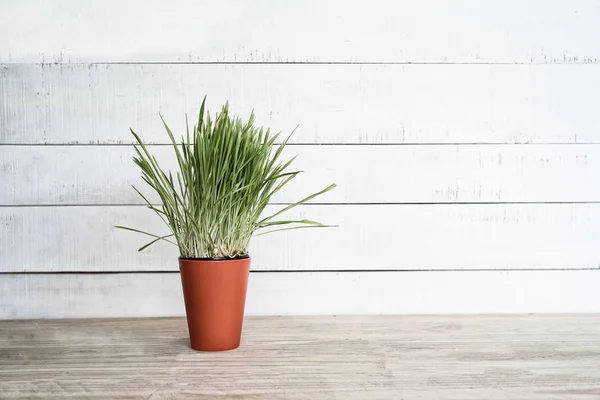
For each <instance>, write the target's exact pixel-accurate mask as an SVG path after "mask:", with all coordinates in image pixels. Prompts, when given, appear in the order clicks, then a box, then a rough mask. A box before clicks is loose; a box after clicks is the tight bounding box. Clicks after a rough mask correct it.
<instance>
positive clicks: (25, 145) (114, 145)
mask: <svg viewBox="0 0 600 400" xmlns="http://www.w3.org/2000/svg"><path fill="white" fill-rule="evenodd" d="M133 144H134V143H133V142H132V143H69V142H67V143H0V147H130V146H132V145H133ZM275 144H276V145H277V144H281V143H275ZM145 145H146V146H148V147H159V146H172V144H171V143H145ZM596 145H600V142H523V143H519V142H515V143H501V142H490V143H485V142H464V143H463V142H457V143H416V142H407V143H393V142H392V143H288V144H287V147H294V146H363V147H370V146H388V147H389V146H407V147H420V146H440V147H443V146H596Z"/></svg>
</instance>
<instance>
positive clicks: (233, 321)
mask: <svg viewBox="0 0 600 400" xmlns="http://www.w3.org/2000/svg"><path fill="white" fill-rule="evenodd" d="M179 271H180V272H181V284H182V286H183V298H184V301H185V312H186V315H187V323H188V330H189V333H190V342H191V345H192V349H194V350H200V351H223V350H231V349H235V348H237V347H239V345H240V339H241V336H242V323H243V321H244V307H245V304H246V290H247V287H248V275H249V274H250V257H246V258H237V259H225V260H211V259H185V258H180V259H179Z"/></svg>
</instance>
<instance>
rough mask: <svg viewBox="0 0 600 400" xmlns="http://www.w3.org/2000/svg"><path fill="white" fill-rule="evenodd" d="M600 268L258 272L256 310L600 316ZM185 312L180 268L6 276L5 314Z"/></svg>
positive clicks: (1, 286)
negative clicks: (578, 269) (166, 271)
mask: <svg viewBox="0 0 600 400" xmlns="http://www.w3.org/2000/svg"><path fill="white" fill-rule="evenodd" d="M598 285H600V270H593V271H592V270H587V271H452V272H444V271H428V272H422V271H420V272H398V271H396V272H392V271H389V272H291V273H290V272H262V273H259V272H253V273H251V276H250V283H249V288H248V300H247V307H246V311H247V314H248V315H336V314H355V315H356V314H448V313H454V314H471V313H472V314H487V313H533V312H537V313H594V312H595V313H598V312H600V291H599V290H598V287H599V286H598ZM181 315H184V309H183V299H182V295H181V282H180V279H179V274H178V273H139V274H128V273H121V274H25V275H23V274H0V319H29V318H111V317H157V316H181Z"/></svg>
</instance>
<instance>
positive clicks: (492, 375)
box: [0, 315, 600, 400]
mask: <svg viewBox="0 0 600 400" xmlns="http://www.w3.org/2000/svg"><path fill="white" fill-rule="evenodd" d="M0 398H3V399H4V398H7V399H13V398H43V399H53V398H77V399H85V398H95V399H100V398H106V399H125V398H127V399H180V398H182V399H187V398H189V399H457V400H458V399H460V400H469V399H491V400H494V399H544V400H546V399H590V400H591V399H600V315H596V316H594V315H562V316H557V315H553V316H538V315H529V316H528V315H522V316H403V317H395V316H370V317H341V316H338V317H261V318H247V319H246V321H245V326H244V336H243V339H242V346H241V347H240V348H239V349H238V350H234V351H230V352H224V353H198V352H195V351H193V350H191V349H190V348H189V344H188V340H187V331H186V325H185V320H184V319H181V318H164V319H126V320H125V319H124V320H63V321H60V320H58V321H4V322H0Z"/></svg>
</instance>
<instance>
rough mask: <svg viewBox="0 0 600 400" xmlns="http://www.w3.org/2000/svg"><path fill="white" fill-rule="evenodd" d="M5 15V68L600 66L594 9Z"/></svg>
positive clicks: (338, 4) (392, 7)
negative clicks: (93, 65)
mask: <svg viewBox="0 0 600 400" xmlns="http://www.w3.org/2000/svg"><path fill="white" fill-rule="evenodd" d="M115 10H118V12H115ZM342 10H343V11H342ZM2 11H3V12H2V14H1V16H0V37H2V38H3V46H2V50H1V52H0V61H2V62H50V63H55V62H74V61H75V62H139V61H142V62H173V61H176V62H197V61H200V62H315V61H317V62H431V63H439V62H441V63H454V62H459V63H465V62H467V63H494V62H507V63H586V62H598V59H600V48H599V47H598V43H597V41H596V40H595V38H597V37H600V28H599V27H598V24H597V21H598V19H599V18H600V10H599V9H598V3H597V2H595V1H593V0H577V1H569V2H553V3H551V4H549V2H547V1H543V0H531V1H528V2H527V3H526V4H525V5H524V4H523V3H522V2H521V1H519V0H509V1H507V0H503V1H500V0H495V1H487V2H486V3H485V4H481V3H480V2H478V1H477V0H461V1H455V2H451V3H448V2H446V1H443V0H428V1H402V2H399V1H393V0H386V1H380V0H377V1H374V2H373V3H370V6H369V7H365V6H364V4H362V3H355V2H347V1H343V0H329V1H326V2H321V1H316V0H312V1H288V2H286V3H285V4H281V3H280V2H277V1H274V0H256V1H254V2H253V3H252V4H248V3H247V2H244V1H240V0H237V1H228V2H225V3H223V2H215V1H199V2H196V1H195V2H191V1H185V0H177V1H172V2H169V3H166V2H164V1H159V0H152V1H142V0H135V1H128V2H119V1H116V0H110V1H106V0H103V1H99V0H96V1H86V3H85V4H80V3H79V2H75V1H68V0H67V1H66V0H62V1H59V2H58V3H57V4H48V2H45V1H43V0H35V1H28V2H26V3H22V2H12V3H11V2H5V4H4V5H3V10H2ZM56 21H60V23H56ZM149 26H151V27H152V29H149Z"/></svg>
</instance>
